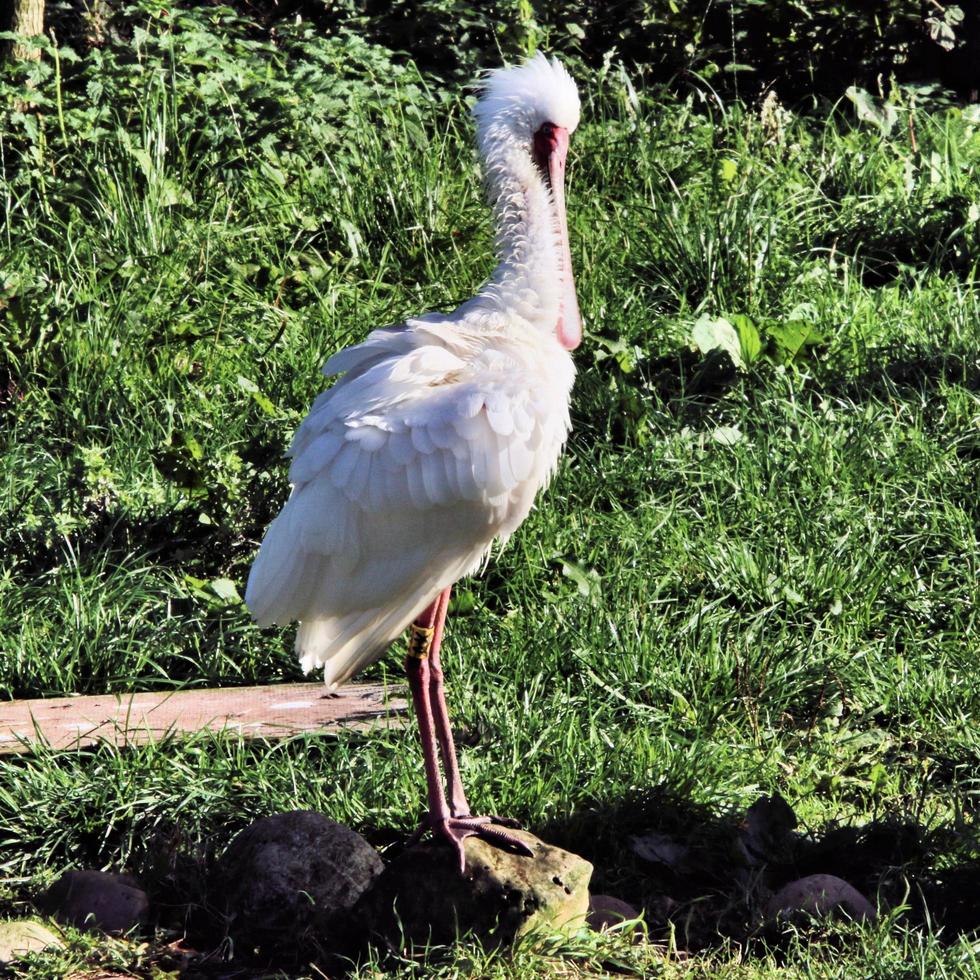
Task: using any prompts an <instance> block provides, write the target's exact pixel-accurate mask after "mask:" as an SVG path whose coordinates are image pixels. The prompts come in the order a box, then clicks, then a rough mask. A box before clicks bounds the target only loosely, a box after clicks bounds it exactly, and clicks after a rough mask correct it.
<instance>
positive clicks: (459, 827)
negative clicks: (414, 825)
mask: <svg viewBox="0 0 980 980" xmlns="http://www.w3.org/2000/svg"><path fill="white" fill-rule="evenodd" d="M495 825H496V826H495ZM498 826H499V827H510V828H513V829H517V828H519V827H520V822H519V821H517V820H513V819H511V818H510V817H474V816H471V815H470V814H468V813H466V814H460V815H457V816H446V817H433V816H431V814H430V815H429V816H428V817H427V818H426V819H425V820H424V821H423V822H422V825H421V826H420V827H419V829H418V830H417V831H415V833H414V834H413V835H412V838H411V840H410V841H409V844H415V843H417V842H418V840H419V838H421V836H422V835H423V834H424V833H425V832H426V831H427V830H431V831H432V835H433V836H434V837H435V838H436V839H437V840H438V839H442V840H445V841H448V842H449V844H450V845H452V847H453V848H454V850H455V851H456V856H457V857H458V858H459V872H460V874H465V872H466V854H465V852H464V850H463V841H464V840H466V838H467V837H480V838H482V839H483V840H485V841H486V842H487V843H488V844H493V845H494V847H500V848H503V849H504V850H507V851H511V852H512V853H516V854H522V855H524V856H525V857H534V852H533V851H532V850H531V848H530V847H528V846H527V844H525V843H524V841H522V840H521V839H520V838H519V837H515V836H514V835H513V834H508V833H507V832H506V831H505V830H498V829H497V827H498Z"/></svg>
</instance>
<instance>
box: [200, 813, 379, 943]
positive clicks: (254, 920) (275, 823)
mask: <svg viewBox="0 0 980 980" xmlns="http://www.w3.org/2000/svg"><path fill="white" fill-rule="evenodd" d="M381 870H382V864H381V858H380V856H379V855H378V852H377V851H375V849H374V848H373V847H371V845H370V844H368V842H367V841H366V840H364V838H363V837H361V835H360V834H357V833H355V832H354V831H353V830H351V829H350V828H349V827H345V826H344V825H343V824H339V823H336V822H335V821H333V820H331V819H329V818H328V817H325V816H324V815H323V814H322V813H315V812H313V811H311V810H296V811H293V812H290V813H277V814H274V815H272V816H270V817H263V818H262V819H261V820H256V821H255V823H253V824H252V825H251V826H249V827H246V828H245V830H243V831H242V832H241V833H240V834H239V835H238V836H237V837H236V838H235V839H234V840H233V841H232V843H231V845H230V846H229V847H228V850H227V851H225V853H224V854H223V855H222V857H221V860H220V861H219V865H218V875H217V883H218V885H219V888H220V900H219V904H220V905H221V906H222V907H223V911H224V914H225V916H226V928H227V930H228V934H229V935H230V936H231V937H232V938H233V939H234V940H235V942H236V943H238V944H240V945H242V946H245V947H247V948H248V949H250V950H256V949H258V950H262V951H263V952H276V953H290V952H294V953H300V952H303V951H305V950H308V949H311V948H318V949H328V950H333V949H335V948H337V947H338V946H344V945H345V944H346V942H347V939H348V938H349V937H348V931H349V930H348V919H347V916H348V913H349V912H350V910H351V908H352V907H353V905H354V903H355V902H356V901H357V900H358V898H360V896H361V894H362V892H364V891H365V889H367V887H368V886H369V885H370V884H371V882H372V881H374V879H375V878H376V877H377V876H378V875H379V874H380V873H381Z"/></svg>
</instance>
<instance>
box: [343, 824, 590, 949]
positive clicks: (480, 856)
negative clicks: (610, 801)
mask: <svg viewBox="0 0 980 980" xmlns="http://www.w3.org/2000/svg"><path fill="white" fill-rule="evenodd" d="M509 832H510V833H513V834H514V835H515V836H517V837H519V838H520V839H521V840H523V841H525V842H526V843H527V844H528V845H529V846H530V848H531V850H532V851H533V852H534V857H525V856H523V855H520V854H512V853H510V852H509V851H504V850H502V849H500V848H497V847H494V846H493V845H491V844H488V843H486V842H485V841H482V840H480V839H479V838H477V837H469V838H467V840H466V841H465V843H464V851H465V854H466V873H465V874H463V875H461V874H460V873H459V866H458V865H457V863H456V855H455V853H454V852H453V850H452V848H450V847H448V846H446V845H444V844H442V843H440V842H430V843H425V844H421V845H418V846H416V847H411V848H408V850H406V851H405V852H404V853H402V854H401V855H400V856H399V857H398V858H397V859H396V860H395V861H393V862H392V863H391V864H390V865H389V866H388V867H387V868H386V869H385V872H384V874H383V875H381V877H380V878H379V879H378V880H377V882H376V883H375V885H374V887H372V888H371V890H370V891H369V892H367V893H366V894H365V895H364V897H363V898H362V899H361V901H360V902H359V903H358V905H357V908H356V909H355V910H354V915H355V916H356V917H357V919H358V920H359V924H360V925H361V926H362V927H363V928H364V929H365V930H366V931H367V932H368V933H369V934H370V935H371V936H372V937H373V938H375V939H379V940H381V941H382V942H383V943H385V944H386V945H388V946H389V947H390V948H393V949H400V948H402V947H405V946H410V945H424V944H426V943H436V944H447V943H451V942H452V941H453V940H454V939H455V938H456V937H457V936H458V935H462V934H464V933H470V934H472V935H474V936H477V937H478V938H480V939H481V940H483V941H484V942H486V943H488V944H490V945H502V944H506V943H511V942H513V941H514V940H515V939H517V938H518V937H519V936H521V935H523V934H525V933H527V932H529V931H531V930H534V929H542V930H547V931H559V932H566V933H571V932H574V931H576V930H577V929H579V928H581V927H582V925H583V924H584V923H585V917H586V914H587V912H588V908H589V879H590V878H591V877H592V865H591V864H589V862H588V861H586V860H585V859H584V858H580V857H579V856H578V855H576V854H570V853H569V852H568V851H563V850H561V849H560V848H557V847H552V846H550V845H549V844H545V843H543V842H542V841H540V840H538V838H537V837H535V836H534V835H533V834H529V833H527V832H526V831H520V830H515V831H509Z"/></svg>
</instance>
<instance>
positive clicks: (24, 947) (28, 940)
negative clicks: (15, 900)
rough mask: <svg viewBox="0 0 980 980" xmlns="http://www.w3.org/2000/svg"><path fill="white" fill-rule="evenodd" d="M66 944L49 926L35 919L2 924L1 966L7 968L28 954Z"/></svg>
mask: <svg viewBox="0 0 980 980" xmlns="http://www.w3.org/2000/svg"><path fill="white" fill-rule="evenodd" d="M64 945H65V944H64V943H63V942H62V941H61V939H59V938H58V937H57V936H56V935H55V934H54V933H53V932H52V931H51V930H50V929H49V928H48V927H47V926H44V925H42V924H41V923H40V922H37V921H36V920H35V919H14V920H12V921H10V922H0V966H7V965H8V964H10V963H14V962H16V961H17V960H19V959H21V958H23V957H24V956H25V955H26V954H27V953H39V952H41V950H43V949H49V948H50V947H56V948H59V949H60V948H61V947H62V946H64Z"/></svg>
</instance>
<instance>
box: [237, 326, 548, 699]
mask: <svg viewBox="0 0 980 980" xmlns="http://www.w3.org/2000/svg"><path fill="white" fill-rule="evenodd" d="M412 327H413V329H412V330H398V329H385V330H376V331H374V332H373V333H372V334H371V335H370V336H369V337H368V338H367V340H365V341H364V343H362V344H359V345H358V346H356V347H351V348H348V349H346V350H343V351H340V352H339V353H338V354H335V355H334V356H333V357H331V358H330V360H329V361H328V362H327V364H326V365H325V367H324V373H325V374H328V375H332V374H338V373H342V372H346V373H344V376H343V377H342V378H341V379H340V380H339V381H338V382H337V383H336V384H335V385H334V387H333V388H331V389H330V390H328V391H326V392H324V393H323V394H322V395H320V396H319V397H318V398H317V399H316V401H315V402H314V405H313V409H312V410H311V412H310V415H309V416H308V417H307V418H306V420H305V421H304V422H303V424H302V425H301V426H300V428H299V429H298V431H297V433H296V436H295V437H294V439H293V443H292V446H291V448H290V455H291V456H292V465H291V467H290V480H291V481H292V483H293V492H292V495H291V496H290V498H289V500H288V501H287V503H286V506H285V507H284V508H283V511H282V513H281V514H280V515H279V517H278V518H276V520H275V521H274V522H273V523H272V525H271V526H270V528H269V530H268V532H267V534H266V537H265V539H264V541H263V543H262V548H261V549H260V552H259V555H258V557H257V559H256V561H255V564H254V565H253V567H252V572H251V575H250V576H249V583H248V589H247V592H246V602H247V603H248V605H249V607H250V609H251V610H252V613H253V615H254V617H255V619H256V620H257V621H258V622H259V623H261V624H269V623H273V622H278V623H285V622H289V621H290V620H293V619H299V620H301V626H300V629H299V632H298V634H297V650H298V652H299V653H300V656H301V659H302V662H303V664H304V667H306V668H307V669H308V668H309V667H311V666H318V665H323V666H324V672H325V677H326V679H327V681H328V683H340V682H341V681H343V680H345V679H346V678H347V677H349V676H351V675H352V674H353V673H355V672H356V671H357V670H358V669H360V667H362V666H364V665H365V664H366V663H368V662H370V661H371V660H372V659H375V658H376V657H377V656H380V654H381V653H382V652H383V651H384V649H385V648H386V647H387V645H388V644H389V643H390V642H391V641H392V640H393V639H394V638H395V637H396V636H397V635H398V634H399V633H400V632H401V631H402V630H403V629H404V628H405V627H406V626H407V624H408V623H409V622H410V621H411V619H412V618H413V617H414V616H415V615H417V614H418V612H419V611H420V610H421V609H422V607H424V606H425V604H426V603H427V602H429V601H431V599H432V598H433V597H434V596H435V595H436V594H437V592H438V591H440V590H441V589H443V588H445V587H446V586H447V585H450V584H451V583H452V582H454V581H456V579H457V578H459V577H460V576H461V575H463V574H466V573H467V572H469V571H472V570H474V569H475V568H476V567H478V566H479V564H480V562H481V560H482V557H483V555H484V554H485V553H486V551H487V549H488V548H489V546H490V544H491V542H492V539H493V537H494V536H495V535H496V534H497V533H498V532H499V531H501V530H505V532H506V533H509V532H510V530H512V529H513V527H514V526H516V524H517V523H519V522H520V520H521V519H523V516H524V513H526V509H527V507H529V506H530V501H531V500H533V496H534V493H535V492H536V490H537V489H538V485H539V484H540V483H542V482H543V479H544V474H542V473H541V472H539V470H540V469H541V464H540V463H539V462H538V456H537V454H536V449H537V447H538V446H539V445H540V443H541V442H542V438H543V432H542V428H543V426H545V425H546V424H547V423H546V418H547V417H546V416H542V414H541V412H542V405H541V404H538V402H539V401H540V397H539V396H538V395H536V393H535V392H534V391H529V390H527V388H526V387H525V388H521V387H520V386H519V384H517V383H516V382H514V381H513V380H512V379H513V378H514V377H515V372H514V371H513V364H512V363H511V362H509V361H508V360H507V359H506V358H503V357H502V356H501V355H499V353H497V352H494V355H493V358H491V359H490V360H489V361H485V362H484V363H482V364H481V365H480V370H475V369H474V362H473V361H472V360H468V359H465V356H466V354H467V351H466V349H465V347H466V344H465V342H464V341H461V340H460V339H459V337H458V336H454V335H452V334H447V331H446V329H445V327H444V326H442V325H440V324H438V323H424V324H423V323H421V322H419V321H415V322H413V323H412ZM450 340H452V341H453V343H455V347H456V349H455V350H453V349H450V348H451V347H452V344H451V343H450ZM566 424H567V423H566ZM563 436H564V430H562V432H561V433H560V438H559V440H558V443H557V444H556V446H555V452H554V455H555V456H556V457H557V450H558V447H559V446H560V442H561V440H562V438H563ZM552 464H553V461H551V460H548V461H546V463H545V465H546V466H550V465H552ZM528 481H532V482H535V483H536V485H535V486H534V487H528V486H526V484H527V483H528ZM515 506H518V507H520V508H521V509H522V511H523V512H522V513H521V514H519V515H518V514H515V513H514V512H513V511H514V508H515ZM379 599H380V600H382V601H381V603H380V604H379Z"/></svg>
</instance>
